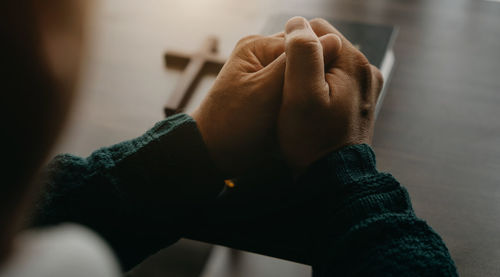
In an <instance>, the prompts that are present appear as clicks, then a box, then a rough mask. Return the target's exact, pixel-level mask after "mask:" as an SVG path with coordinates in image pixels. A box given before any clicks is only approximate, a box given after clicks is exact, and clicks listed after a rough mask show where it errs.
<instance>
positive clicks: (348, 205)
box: [303, 145, 457, 276]
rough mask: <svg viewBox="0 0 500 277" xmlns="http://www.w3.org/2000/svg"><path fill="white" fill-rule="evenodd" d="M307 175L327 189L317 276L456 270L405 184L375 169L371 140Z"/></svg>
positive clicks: (319, 233)
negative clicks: (414, 205) (417, 212)
mask: <svg viewBox="0 0 500 277" xmlns="http://www.w3.org/2000/svg"><path fill="white" fill-rule="evenodd" d="M304 177H305V178H303V180H304V181H305V180H307V182H315V183H318V184H320V186H321V190H322V191H324V192H326V193H325V195H324V196H323V197H324V199H323V203H325V205H324V206H323V211H324V214H323V215H322V216H323V218H324V222H323V223H321V226H316V234H315V237H317V238H318V240H317V243H316V247H315V253H316V254H315V257H314V259H313V260H314V261H313V271H314V276H334V275H335V276H337V275H338V276H351V275H360V276H389V275H390V276H400V275H404V276H408V275H411V276H456V275H457V273H456V268H455V265H454V263H453V260H452V259H451V257H450V255H449V253H448V249H447V248H446V246H445V245H444V242H443V241H442V239H441V238H440V237H439V235H437V234H436V233H435V232H434V231H433V230H432V229H431V227H429V226H428V225H427V224H426V223H425V222H424V221H423V220H421V219H419V218H417V217H416V216H415V214H414V212H413V209H412V207H411V202H410V198H409V195H408V193H407V191H406V189H404V188H403V187H401V186H400V184H399V183H398V182H397V181H396V180H395V179H394V177H392V176H391V175H390V174H386V173H380V172H378V171H377V170H376V168H375V156H374V154H373V152H372V151H371V149H370V148H369V147H368V146H367V145H357V146H351V147H346V148H343V149H342V150H340V151H337V152H335V153H333V154H330V155H329V156H328V157H325V158H324V159H323V160H321V161H320V162H318V163H317V164H315V165H314V166H313V167H312V168H311V169H310V171H309V172H308V174H307V175H306V176H304Z"/></svg>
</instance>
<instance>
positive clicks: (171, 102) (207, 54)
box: [164, 36, 226, 116]
mask: <svg viewBox="0 0 500 277" xmlns="http://www.w3.org/2000/svg"><path fill="white" fill-rule="evenodd" d="M217 44H218V40H217V38H216V37H214V36H210V37H208V38H207V39H206V40H205V42H204V43H203V45H202V47H201V48H200V49H199V50H198V51H197V52H195V53H193V54H186V53H182V52H176V51H167V52H166V53H165V62H166V64H167V66H168V65H169V64H170V63H187V66H186V68H185V70H184V72H183V74H182V76H181V78H180V80H179V82H178V83H177V86H176V87H175V89H174V91H173V92H172V94H171V95H170V97H169V99H168V101H167V103H166V104H165V107H164V111H165V115H166V116H170V115H173V114H176V113H178V112H181V111H182V110H183V109H184V108H185V107H186V105H187V104H188V102H189V99H190V98H191V96H192V94H193V92H194V89H195V88H196V85H197V83H198V81H199V79H200V77H201V76H202V75H203V74H202V73H203V72H204V69H206V68H207V67H208V68H211V69H212V70H213V71H216V72H215V73H218V72H219V71H220V70H221V69H222V66H223V65H224V63H225V62H226V59H225V58H222V57H220V56H219V55H218V54H217V50H218V49H217Z"/></svg>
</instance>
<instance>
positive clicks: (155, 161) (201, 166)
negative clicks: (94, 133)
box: [34, 115, 223, 269]
mask: <svg viewBox="0 0 500 277" xmlns="http://www.w3.org/2000/svg"><path fill="white" fill-rule="evenodd" d="M222 184H223V181H222V177H221V176H220V175H219V174H218V171H217V169H216V168H215V166H214V165H213V164H212V162H211V160H210V158H209V156H208V153H207V150H206V147H205V146H204V144H203V141H202V139H201V136H200V134H199V132H198V130H197V128H196V124H195V122H194V121H193V120H192V119H191V118H190V117H188V116H187V115H177V116H174V117H171V118H169V119H168V120H165V121H162V122H160V123H158V124H157V125H156V126H155V127H154V128H152V129H151V130H150V131H148V132H146V133H145V134H144V135H143V136H141V137H139V138H136V139H133V140H130V141H126V142H123V143H120V144H117V145H114V146H111V147H108V148H102V149H100V150H98V151H96V152H94V153H93V154H92V155H91V156H90V157H88V158H86V159H83V158H79V157H75V156H71V155H60V156H58V157H56V158H55V159H54V161H53V162H52V163H51V164H50V165H49V168H48V175H47V180H46V185H45V188H44V192H43V193H42V198H41V201H40V205H39V207H38V209H37V214H36V215H35V219H34V225H38V226H39V225H48V224H56V223H60V222H65V221H71V222H77V223H80V224H84V225H87V226H89V227H91V228H92V229H93V230H95V231H97V232H98V233H99V234H100V235H101V236H103V237H104V238H105V239H106V240H107V241H108V242H109V243H110V244H111V246H112V247H113V248H114V249H115V251H116V253H117V255H118V256H119V258H120V260H121V262H122V265H123V266H124V267H125V268H126V269H128V268H130V267H131V266H133V265H135V264H137V263H138V262H140V261H141V260H142V259H144V258H145V257H147V256H148V255H150V254H152V253H154V252H156V251H158V250H160V249H161V248H163V247H165V246H167V245H169V244H171V243H173V242H175V241H176V240H178V239H179V238H180V236H181V235H182V234H183V232H184V230H183V228H184V226H185V225H186V223H188V222H189V220H190V217H191V215H192V214H193V213H196V211H197V210H198V209H201V208H203V207H204V206H205V205H207V203H208V202H210V201H212V200H213V199H215V197H216V196H217V195H218V193H219V192H220V189H221V188H222Z"/></svg>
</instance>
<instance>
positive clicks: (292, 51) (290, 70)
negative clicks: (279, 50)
mask: <svg viewBox="0 0 500 277" xmlns="http://www.w3.org/2000/svg"><path fill="white" fill-rule="evenodd" d="M331 41H332V39H331V38H326V42H327V43H326V46H330V43H331ZM285 53H286V68H285V87H284V90H285V95H284V97H285V98H288V97H291V98H295V99H297V100H299V99H304V97H307V96H310V94H306V93H320V94H323V93H325V91H326V92H327V91H328V85H327V84H326V81H325V61H324V56H323V46H322V44H321V42H320V39H319V38H318V37H317V36H316V34H315V33H314V31H313V30H312V28H311V26H310V25H309V22H308V21H307V20H306V19H305V18H303V17H294V18H292V19H290V20H289V21H288V22H287V23H286V26H285ZM318 88H319V91H318ZM323 90H324V91H323ZM325 96H328V94H327V93H325Z"/></svg>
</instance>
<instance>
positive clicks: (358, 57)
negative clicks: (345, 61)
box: [354, 50, 370, 66]
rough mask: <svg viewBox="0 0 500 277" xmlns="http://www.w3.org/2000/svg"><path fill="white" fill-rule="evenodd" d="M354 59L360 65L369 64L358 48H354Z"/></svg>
mask: <svg viewBox="0 0 500 277" xmlns="http://www.w3.org/2000/svg"><path fill="white" fill-rule="evenodd" d="M354 59H355V60H356V63H357V64H359V65H361V66H366V65H369V64H370V62H369V61H368V59H367V58H366V56H365V55H364V54H363V53H361V51H359V50H356V52H355V54H354Z"/></svg>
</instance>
